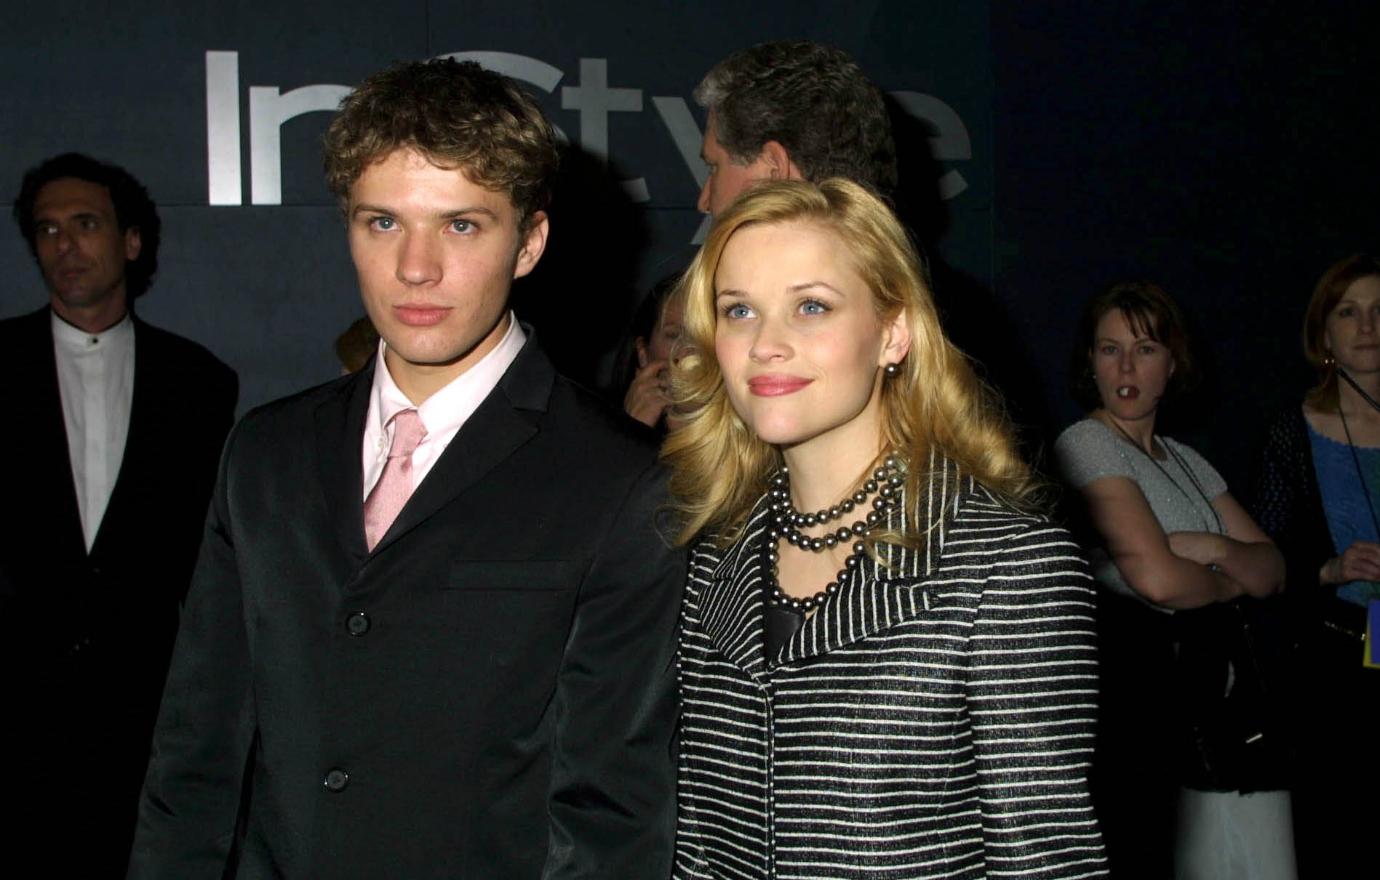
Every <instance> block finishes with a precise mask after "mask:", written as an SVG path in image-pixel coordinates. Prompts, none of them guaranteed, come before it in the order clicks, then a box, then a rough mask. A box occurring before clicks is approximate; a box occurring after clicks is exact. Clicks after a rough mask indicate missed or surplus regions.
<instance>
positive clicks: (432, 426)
mask: <svg viewBox="0 0 1380 880" xmlns="http://www.w3.org/2000/svg"><path fill="white" fill-rule="evenodd" d="M526 342H527V334H526V333H523V332H522V327H520V326H519V325H518V322H517V317H516V316H515V315H513V313H512V312H509V313H508V332H507V333H505V334H503V338H502V339H501V340H499V343H498V345H496V346H494V349H493V350H492V351H490V352H489V353H488V354H486V355H484V357H483V358H481V359H480V360H479V362H478V363H476V364H475V365H474V366H472V367H470V368H469V369H468V370H466V371H465V372H463V373H461V374H460V375H459V376H456V377H455V378H454V379H452V380H451V381H450V383H449V384H447V385H446V386H445V387H444V388H442V389H441V390H440V391H437V392H436V393H435V394H433V395H431V396H430V397H428V398H427V399H426V400H425V401H423V402H422V405H421V406H414V405H413V403H412V401H410V400H408V399H407V395H406V394H403V393H402V391H400V390H399V389H398V386H397V385H396V384H395V383H394V382H393V377H392V375H390V374H389V372H388V364H387V362H386V361H385V360H384V357H383V354H384V352H385V351H386V350H387V343H385V342H384V341H383V340H382V339H380V340H379V353H378V357H377V358H375V359H374V385H373V388H372V389H371V390H370V392H369V412H368V414H367V415H365V417H364V448H363V461H364V497H365V498H366V499H367V498H368V497H369V493H370V492H371V491H373V488H374V485H375V484H376V483H378V481H379V477H381V476H383V466H384V465H385V464H387V463H388V449H389V447H390V446H392V445H393V426H392V425H390V424H389V423H388V422H389V420H390V419H391V418H393V416H394V415H396V414H397V413H399V412H401V411H403V410H405V409H415V410H417V415H418V416H420V417H421V420H422V425H423V426H424V427H425V428H426V437H425V438H424V439H423V440H422V442H421V444H420V445H419V446H418V447H417V449H416V451H415V452H413V453H412V488H413V489H416V488H417V486H419V485H421V482H422V480H423V479H425V478H426V475H427V474H428V473H430V472H431V468H432V466H433V465H435V464H436V460H437V459H438V458H440V457H441V453H442V452H445V451H446V447H447V446H449V445H450V441H451V440H453V439H454V438H455V434H456V432H457V431H459V430H460V428H461V427H462V426H463V425H464V424H465V422H466V421H467V420H468V419H469V417H470V416H471V415H473V414H474V411H475V410H476V409H478V408H479V404H481V403H483V402H484V398H486V397H488V396H489V393H490V392H491V391H493V390H494V388H496V387H497V386H498V380H499V379H501V378H503V374H504V373H506V372H507V371H508V367H509V366H511V365H512V363H513V360H514V359H515V358H517V356H518V352H519V351H521V350H522V346H523V345H524V344H525V343H526Z"/></svg>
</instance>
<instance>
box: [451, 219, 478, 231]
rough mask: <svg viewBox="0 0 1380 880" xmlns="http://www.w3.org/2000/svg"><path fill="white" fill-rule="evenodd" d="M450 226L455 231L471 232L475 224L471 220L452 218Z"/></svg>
mask: <svg viewBox="0 0 1380 880" xmlns="http://www.w3.org/2000/svg"><path fill="white" fill-rule="evenodd" d="M450 228H451V230H452V231H454V232H469V231H470V230H471V229H473V228H474V224H473V223H471V222H470V221H469V220H452V221H450Z"/></svg>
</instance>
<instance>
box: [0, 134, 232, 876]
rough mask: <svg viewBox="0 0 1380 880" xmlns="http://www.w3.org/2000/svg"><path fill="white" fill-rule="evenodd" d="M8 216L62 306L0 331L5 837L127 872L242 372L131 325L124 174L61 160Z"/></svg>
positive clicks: (146, 245) (143, 242)
mask: <svg viewBox="0 0 1380 880" xmlns="http://www.w3.org/2000/svg"><path fill="white" fill-rule="evenodd" d="M14 214H15V219H16V220H17V221H18V224H19V228H20V232H21V233H23V235H24V238H25V240H26V241H27V242H28V244H29V247H30V249H31V250H32V252H33V254H34V257H35V258H36V260H37V262H38V266H39V269H40V271H41V272H42V275H43V279H44V282H45V283H46V285H47V288H48V301H49V302H48V306H47V307H45V308H43V309H41V310H40V311H37V312H34V313H32V314H29V315H25V316H23V317H18V318H11V319H9V320H5V321H0V351H3V352H4V353H5V356H6V358H7V359H8V360H9V363H10V364H12V365H13V366H12V367H11V370H12V374H11V376H10V377H9V380H8V381H6V382H5V398H6V412H7V413H8V415H7V418H6V426H5V430H4V431H0V458H2V459H3V460H4V461H5V462H6V464H7V465H8V471H9V476H8V477H7V478H6V480H7V484H8V490H9V491H8V492H7V493H6V499H7V500H6V504H7V507H8V515H7V516H6V517H5V525H4V527H3V528H0V620H4V621H5V622H6V624H7V626H6V633H5V636H4V638H3V639H2V640H0V645H3V647H0V656H3V657H4V659H5V669H6V670H7V672H6V679H5V684H6V696H7V698H8V700H9V702H7V704H6V705H5V716H6V722H5V724H4V728H3V729H4V731H5V733H4V755H5V759H6V762H7V764H8V766H9V767H10V768H11V771H10V772H9V773H8V774H7V778H8V779H9V781H10V782H9V784H8V785H7V787H6V788H7V791H8V792H9V793H8V795H7V797H8V798H9V801H10V803H11V806H12V809H11V811H10V813H11V816H12V819H11V820H10V821H9V824H7V832H8V833H10V834H12V835H13V838H12V840H14V841H23V845H24V847H25V848H26V852H27V853H29V854H30V855H33V856H36V857H37V858H38V859H39V863H40V864H41V865H42V866H43V869H44V870H43V872H42V873H44V874H47V875H50V876H73V877H75V876H83V877H86V876H98V877H110V876H118V875H119V872H120V871H121V870H122V867H123V864H124V863H125V862H126V861H127V859H128V858H129V849H130V841H131V839H132V837H133V832H134V818H135V807H136V805H137V803H138V795H139V786H140V783H141V782H142V779H143V769H144V766H145V765H146V763H147V761H148V744H149V738H150V736H151V734H152V731H153V723H154V719H155V718H156V716H157V712H158V697H159V694H160V693H161V692H162V687H163V680H164V677H165V676H166V674H167V669H168V658H169V654H170V653H171V650H172V643H173V638H174V635H175V633H176V629H177V609H178V604H179V603H180V602H181V600H182V597H183V595H184V594H185V592H186V590H187V584H188V582H189V580H190V578H191V573H192V568H193V566H194V564H195V561H196V556H197V548H198V546H199V544H200V541H201V525H200V524H201V523H202V522H204V520H205V517H206V508H207V502H208V501H209V499H210V496H211V488H212V485H213V483H214V480H215V472H216V461H217V459H218V457H219V455H220V449H221V445H222V443H223V442H224V440H225V435H226V432H227V431H228V430H229V428H230V423H231V420H232V418H233V417H234V409H235V396H236V380H235V374H234V373H233V372H232V371H231V370H230V369H229V368H228V367H226V366H225V365H224V364H222V363H221V362H220V361H218V360H216V358H214V357H213V356H212V355H211V354H210V353H208V352H207V351H206V350H205V349H203V348H201V347H200V346H198V345H196V344H195V343H192V342H189V341H188V340H186V339H183V338H181V337H178V336H174V335H173V334H171V333H168V332H166V331H163V330H159V329H158V328H156V327H152V326H150V325H148V324H146V323H144V322H143V321H141V320H139V319H138V318H137V317H135V316H134V315H133V313H132V311H131V308H130V306H131V303H132V300H133V298H134V297H135V296H138V295H139V294H141V293H143V292H144V291H145V290H146V289H147V288H148V286H149V283H150V281H151V279H152V277H153V273H154V270H155V268H156V267H157V251H158V239H159V222H158V214H157V211H156V209H155V207H154V204H153V202H152V200H150V199H149V196H148V193H147V192H146V191H145V190H144V188H143V186H141V185H140V184H139V182H138V181H136V180H135V179H134V178H133V177H132V176H131V175H130V174H129V173H128V172H126V171H125V170H123V169H121V168H117V167H114V166H111V165H107V164H104V163H101V162H98V161H96V160H94V159H91V158H89V157H86V156H82V155H78V154H73V153H69V154H65V155H61V156H57V157H54V158H52V159H49V160H47V161H45V162H43V163H42V164H40V165H38V166H37V167H35V168H34V169H32V170H31V171H29V173H28V174H27V175H26V176H25V177H24V182H23V184H22V186H21V188H20V193H19V195H18V197H17V198H16V199H15V206H14ZM16 822H17V824H16ZM74 831H76V832H79V836H80V840H81V844H80V845H79V846H73V845H71V841H72V833H73V832H74ZM54 836H56V837H58V838H59V839H60V840H61V841H62V846H61V847H58V848H52V849H49V848H47V847H45V846H44V845H43V843H42V842H43V841H46V840H51V839H53V837H54Z"/></svg>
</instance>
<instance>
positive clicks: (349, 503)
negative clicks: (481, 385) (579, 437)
mask: <svg viewBox="0 0 1380 880" xmlns="http://www.w3.org/2000/svg"><path fill="white" fill-rule="evenodd" d="M524 329H525V330H526V332H527V336H528V338H527V343H526V344H525V345H524V346H523V348H522V351H521V352H519V353H518V356H517V358H516V360H514V361H513V363H512V364H511V365H510V366H509V367H508V370H507V371H506V372H505V373H504V374H503V378H502V379H500V380H499V383H498V386H497V387H496V388H494V390H493V391H492V392H490V394H489V395H488V397H486V398H485V399H484V402H483V403H481V404H480V405H479V408H478V409H476V410H475V411H474V413H473V414H472V415H471V416H470V417H469V419H467V420H466V422H465V424H464V425H463V426H462V427H461V428H460V430H459V432H457V433H456V435H455V437H454V439H452V440H451V442H450V445H448V446H447V447H446V449H445V451H444V452H443V453H441V457H440V458H438V459H437V460H436V464H435V465H434V466H433V467H432V469H431V472H430V473H428V474H427V477H426V479H425V480H423V481H422V483H421V484H420V485H419V486H418V487H417V489H416V491H414V492H413V494H412V497H411V498H409V499H408V500H407V504H406V505H405V506H404V507H403V509H402V510H401V511H400V512H399V513H398V518H397V519H396V520H394V522H393V525H392V527H390V528H389V530H388V531H387V532H386V533H385V534H384V536H383V537H382V538H381V539H380V540H379V543H378V545H377V546H376V547H375V548H374V549H373V551H372V553H371V552H370V551H369V550H368V549H367V548H366V545H365V542H364V500H363V493H364V488H363V487H364V477H363V474H362V473H361V468H360V443H362V442H363V441H362V438H363V436H364V419H365V416H366V414H367V412H368V408H369V391H370V388H371V387H372V383H373V378H374V376H373V371H374V364H373V362H372V361H371V362H370V364H369V365H368V366H366V367H365V368H364V369H362V370H360V371H359V373H357V374H355V375H354V376H351V377H349V378H348V379H344V380H341V382H340V384H339V385H337V386H336V387H335V388H333V389H331V390H330V392H329V394H328V396H327V397H326V399H325V400H324V401H323V402H322V403H321V405H320V406H318V407H317V410H316V416H315V419H316V435H317V436H316V447H317V460H318V462H319V470H320V478H321V484H322V489H323V491H324V493H325V495H326V501H327V505H328V507H327V509H328V510H332V511H335V512H336V513H335V521H336V526H337V530H338V537H339V541H340V544H341V546H342V547H343V548H344V549H345V551H346V553H347V554H348V555H349V556H350V557H351V558H352V559H354V560H355V561H356V562H357V563H359V564H362V563H363V562H364V561H365V560H366V559H368V558H371V557H372V556H375V555H377V554H379V553H382V552H385V551H386V550H387V549H388V548H389V547H390V546H391V545H392V544H394V543H396V542H397V541H398V539H400V538H401V537H402V536H404V535H406V534H407V533H408V532H410V531H412V530H413V529H415V528H416V527H417V526H419V525H421V524H422V523H424V522H425V521H426V520H427V519H429V518H430V517H431V516H433V515H434V514H435V513H436V512H437V511H438V510H440V509H441V508H442V507H444V506H446V505H447V504H449V503H450V502H451V501H453V500H454V499H455V498H456V497H457V496H459V495H460V494H461V493H462V492H464V491H465V490H467V489H468V488H469V487H470V486H472V485H473V484H474V483H475V482H476V481H478V480H479V479H480V478H481V477H483V476H484V475H485V474H487V473H488V472H489V471H490V470H492V469H493V468H494V467H495V466H496V465H498V464H499V463H500V462H502V461H503V460H504V459H506V458H507V457H508V456H510V455H512V453H513V452H515V451H516V450H517V449H518V448H519V447H520V446H522V445H523V444H525V443H526V442H527V441H528V440H530V439H531V438H532V437H533V436H534V435H535V434H536V433H537V431H538V428H539V424H540V416H541V415H542V414H543V413H545V411H546V407H547V405H548V402H549V399H550V396H551V390H552V388H553V386H554V384H555V381H556V371H555V368H554V367H552V365H551V362H550V361H549V360H548V359H547V357H546V355H545V353H543V351H542V350H541V347H540V346H539V345H537V342H536V337H535V334H534V333H533V332H532V331H531V329H530V328H526V327H524Z"/></svg>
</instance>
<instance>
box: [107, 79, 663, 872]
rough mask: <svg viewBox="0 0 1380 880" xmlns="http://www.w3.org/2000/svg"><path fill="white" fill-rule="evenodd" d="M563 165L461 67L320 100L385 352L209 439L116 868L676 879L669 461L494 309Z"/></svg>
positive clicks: (518, 97) (524, 261) (490, 83)
mask: <svg viewBox="0 0 1380 880" xmlns="http://www.w3.org/2000/svg"><path fill="white" fill-rule="evenodd" d="M556 163H557V151H556V143H555V138H554V136H553V131H552V129H551V127H550V125H549V124H548V123H547V121H546V120H545V119H544V118H543V117H542V115H541V111H540V110H539V109H538V108H537V106H536V105H535V103H534V102H533V101H532V99H531V98H530V97H528V96H527V95H526V94H525V93H523V92H522V91H521V90H520V89H519V88H518V87H517V86H516V85H515V84H514V83H513V82H512V81H511V80H509V79H507V78H506V77H503V76H500V75H498V74H495V73H491V72H489V71H485V70H483V69H481V68H480V67H478V66H477V65H474V64H472V63H471V64H460V63H457V62H454V61H451V60H442V61H433V62H426V63H414V64H406V65H402V66H400V67H397V68H393V69H391V70H387V71H384V72H383V73H380V74H377V75H375V76H373V77H371V78H370V79H368V80H367V81H366V82H365V83H364V84H363V85H362V86H361V87H360V88H359V89H357V90H356V91H355V92H354V93H353V94H352V95H351V96H350V97H348V98H347V99H346V100H345V101H344V102H343V103H342V105H341V110H340V113H339V115H338V116H337V117H336V119H335V120H334V122H333V123H332V124H331V126H330V129H329V131H328V133H327V136H326V166H327V176H328V180H329V183H330V185H331V188H332V190H333V191H334V192H335V193H336V194H337V195H338V196H339V197H340V199H341V204H342V207H343V209H344V214H345V222H346V226H347V230H348V237H349V243H350V251H351V256H352V258H353V261H354V264H355V268H356V270H357V272H358V276H359V283H360V288H361V292H362V295H363V300H364V305H365V308H366V310H367V312H368V314H369V317H370V319H371V320H372V321H373V323H374V326H375V327H377V328H378V331H379V333H380V335H381V337H382V340H381V342H380V346H379V354H378V355H377V356H376V357H375V358H374V360H373V361H372V363H370V364H369V365H368V366H366V367H365V368H364V369H363V370H361V371H360V372H359V373H356V374H353V375H351V376H348V377H345V378H342V379H339V380H337V381H335V382H332V383H330V384H327V385H323V386H321V387H318V388H314V389H312V390H309V391H306V392H303V393H301V394H298V395H296V396H294V397H289V398H286V399H284V400H280V401H277V402H276V403H271V404H269V405H267V406H265V407H262V408H260V409H258V410H256V411H254V412H252V413H250V414H249V415H248V416H246V417H245V418H244V419H243V420H242V421H241V423H240V424H239V425H238V426H237V427H236V429H235V431H234V432H233V433H232V435H231V437H230V439H229V441H228V442H227V444H226V450H225V455H224V457H223V459H222V462H221V473H220V479H219V482H218V484H217V488H216V492H215V496H214V499H213V501H212V505H211V516H210V519H209V522H208V527H207V532H206V538H205V544H204V546H203V549H202V556H201V559H200V561H199V564H198V568H197V574H196V577H195V579H194V583H193V586H192V590H191V594H190V595H189V597H188V600H187V604H186V607H185V608H184V611H183V615H182V628H181V631H180V633H179V636H178V644H177V648H176V651H175V656H174V660H173V665H172V671H171V672H170V674H169V679H168V687H167V690H166V692H165V694H164V698H163V708H162V712H161V714H160V716H159V722H158V729H157V732H156V733H155V737H154V747H153V757H152V760H151V762H150V765H149V771H148V778H147V780H146V782H145V788H144V796H143V799H142V803H141V808H140V822H139V832H138V838H137V840H136V843H135V847H134V854H133V857H132V861H131V867H130V873H129V876H130V877H132V878H169V880H171V878H177V880H196V878H203V877H204V878H220V877H222V876H223V875H225V876H234V877H240V878H260V877H265V878H266V877H285V878H355V877H358V878H382V877H398V878H409V880H421V878H460V877H474V878H481V877H482V878H504V880H521V878H532V880H536V878H538V877H541V878H567V877H607V878H620V880H622V878H633V877H665V876H667V874H668V873H669V866H670V844H671V834H672V820H673V811H674V807H673V797H672V767H671V760H670V754H669V747H670V739H671V732H672V726H673V721H674V702H673V692H672V684H673V679H674V676H673V667H672V658H673V651H674V648H673V643H674V631H673V630H674V622H675V619H676V614H677V611H678V604H679V597H680V591H681V588H682V581H683V578H684V574H685V570H684V559H683V558H682V557H681V556H680V555H679V554H677V553H674V552H672V551H671V550H670V549H668V547H667V544H666V542H665V541H664V540H663V538H662V537H661V535H660V534H659V533H658V530H657V523H656V519H657V513H658V510H659V508H660V505H661V504H662V503H663V498H664V495H663V491H662V475H661V472H660V469H659V467H658V466H657V465H656V463H655V460H654V450H653V449H652V448H651V447H650V446H649V445H648V444H647V442H646V441H645V440H644V439H643V438H642V436H641V435H640V434H635V433H632V430H633V429H635V428H636V426H632V429H630V428H629V427H628V426H627V422H626V421H625V420H624V419H623V418H622V417H621V416H620V415H619V414H617V413H614V412H612V411H609V410H606V409H605V408H604V406H603V405H602V404H601V403H599V402H597V401H596V400H595V399H594V398H592V397H591V396H590V395H588V394H586V393H585V392H584V391H582V390H580V389H579V388H576V387H574V386H572V385H571V384H570V383H569V382H568V381H567V380H564V379H562V378H561V377H559V376H557V375H556V374H555V373H554V371H553V370H552V367H551V365H550V363H549V362H548V361H547V359H546V357H545V356H544V355H543V354H542V352H541V349H540V348H539V347H538V346H537V344H536V340H535V339H533V338H532V331H531V329H530V328H524V327H522V326H520V325H519V324H518V323H517V322H516V320H515V319H514V318H513V316H512V313H511V312H510V311H509V309H508V307H507V301H508V294H509V287H510V285H511V283H512V281H513V280H514V279H515V278H518V277H521V276H523V275H525V274H527V273H528V272H530V271H531V269H532V268H533V266H535V265H536V263H537V260H538V259H539V258H540V257H541V253H542V249H543V248H544V246H545V243H546V236H547V229H548V221H547V215H546V213H545V210H544V208H545V204H546V192H547V182H548V180H549V179H550V177H551V174H552V172H553V170H554V168H555V165H556ZM570 281H571V284H572V286H573V287H574V290H575V291H578V290H579V285H581V284H582V283H583V279H570ZM572 295H580V294H578V293H572ZM592 307H595V306H592ZM245 774H248V776H247V782H246V776H245ZM242 792H243V794H244V796H243V797H242V796H241V794H242ZM237 819H238V822H237ZM227 866H229V870H228V871H227Z"/></svg>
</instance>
